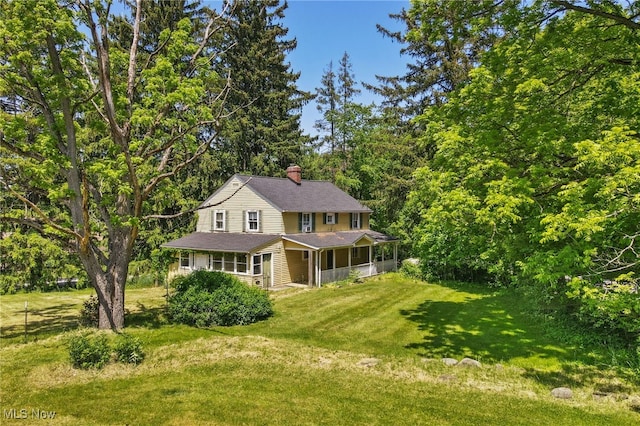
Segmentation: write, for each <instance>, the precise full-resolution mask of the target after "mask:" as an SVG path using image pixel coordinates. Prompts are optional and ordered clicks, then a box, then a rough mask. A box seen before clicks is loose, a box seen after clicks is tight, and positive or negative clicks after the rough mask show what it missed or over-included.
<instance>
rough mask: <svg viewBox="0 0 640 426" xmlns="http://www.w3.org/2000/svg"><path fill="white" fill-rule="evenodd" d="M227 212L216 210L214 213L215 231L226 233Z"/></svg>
mask: <svg viewBox="0 0 640 426" xmlns="http://www.w3.org/2000/svg"><path fill="white" fill-rule="evenodd" d="M226 216H227V212H226V211H225V210H215V211H214V212H213V230H214V231H224V230H225V223H226V222H227V221H226Z"/></svg>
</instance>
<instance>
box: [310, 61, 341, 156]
mask: <svg viewBox="0 0 640 426" xmlns="http://www.w3.org/2000/svg"><path fill="white" fill-rule="evenodd" d="M339 101H340V98H339V95H338V92H337V89H336V74H335V72H333V61H331V62H329V65H328V66H327V68H326V69H325V70H324V73H323V74H322V79H321V80H320V87H317V88H316V108H317V110H318V112H320V113H321V114H322V119H320V120H317V121H316V124H315V126H314V127H315V128H316V129H317V130H318V131H320V132H322V133H325V135H324V136H322V138H321V144H322V145H328V146H329V152H330V153H332V154H333V152H334V151H335V148H336V123H335V121H336V114H337V111H338V103H339Z"/></svg>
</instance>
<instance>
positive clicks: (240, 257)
mask: <svg viewBox="0 0 640 426" xmlns="http://www.w3.org/2000/svg"><path fill="white" fill-rule="evenodd" d="M236 272H238V273H239V274H246V273H247V255H246V254H244V253H237V254H236Z"/></svg>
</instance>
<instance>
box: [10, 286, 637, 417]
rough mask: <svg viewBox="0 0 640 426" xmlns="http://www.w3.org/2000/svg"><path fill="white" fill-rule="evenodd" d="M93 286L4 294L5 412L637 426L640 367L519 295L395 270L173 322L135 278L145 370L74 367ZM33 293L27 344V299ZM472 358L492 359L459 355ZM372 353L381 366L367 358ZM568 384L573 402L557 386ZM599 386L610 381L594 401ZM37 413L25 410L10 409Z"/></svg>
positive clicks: (130, 305)
mask: <svg viewBox="0 0 640 426" xmlns="http://www.w3.org/2000/svg"><path fill="white" fill-rule="evenodd" d="M89 294H90V292H89V291H79V292H75V291H74V292H60V293H44V294H43V293H31V294H17V295H9V296H0V319H1V321H2V324H1V326H2V334H1V338H0V345H1V346H0V347H1V349H0V368H1V372H0V374H1V376H0V379H1V382H0V383H1V386H0V405H1V406H2V410H3V411H2V412H1V413H0V415H2V421H0V423H2V424H5V422H6V423H7V424H11V423H12V422H14V423H19V424H31V423H38V424H39V423H41V422H42V421H41V420H36V419H35V418H34V417H33V414H34V413H36V412H34V411H33V410H38V409H40V410H45V411H55V412H56V418H55V419H54V421H55V423H56V424H136V425H140V424H142V425H144V424H150V425H151V424H185V425H187V424H435V425H439V424H443V425H445V424H474V425H483V424H486V425H493V424H552V423H553V424H555V423H560V424H562V423H567V424H572V425H573V424H580V425H582V424H587V425H588V424H593V425H601V424H621V425H624V424H637V423H638V422H639V421H640V414H637V413H634V412H633V411H631V410H630V409H629V407H628V400H625V399H623V394H627V395H638V394H640V389H638V387H637V385H636V384H634V383H633V376H631V373H630V372H625V371H624V370H619V371H613V370H611V369H608V368H603V367H602V366H603V364H604V362H605V361H606V358H605V355H606V351H604V350H599V349H598V348H597V347H596V348H577V347H567V346H565V345H563V344H562V343H560V342H558V341H555V340H553V339H552V338H550V337H547V336H546V335H545V333H544V332H543V330H544V328H543V327H542V324H539V323H533V322H532V321H531V319H530V318H529V317H528V316H527V315H526V314H525V313H524V312H523V309H521V308H519V307H520V306H522V304H523V303H522V301H521V300H519V299H518V297H517V296H516V295H514V294H511V293H508V292H494V291H492V290H490V289H487V288H483V287H478V286H462V285H436V284H426V283H422V282H417V281H412V280H408V279H405V278H402V277H401V276H399V275H395V274H390V275H385V276H383V277H378V278H375V279H371V280H368V281H366V282H365V283H364V284H358V285H351V286H345V287H342V288H325V289H313V290H288V291H283V292H278V293H273V294H272V297H273V300H274V307H275V311H276V315H275V316H274V317H273V318H271V319H269V320H268V321H264V322H261V323H258V324H254V325H251V326H246V327H229V328H221V327H219V328H212V329H195V328H190V327H185V326H176V325H169V324H166V320H165V318H164V311H163V307H164V303H165V299H164V294H165V292H164V289H161V288H146V289H129V290H127V309H128V310H129V312H130V314H129V316H128V319H127V322H128V325H129V327H128V330H127V331H128V332H130V333H132V334H135V335H136V336H138V337H140V338H141V339H142V341H143V343H144V347H145V350H146V352H147V358H146V359H145V361H144V362H143V363H142V364H141V365H139V366H137V367H130V366H123V365H122V364H110V365H108V366H107V367H106V368H104V369H103V370H99V371H95V370H90V371H82V370H74V369H73V368H71V367H70V364H69V361H68V354H67V351H66V347H65V336H66V335H67V333H66V332H65V330H69V329H72V328H74V327H75V326H76V325H75V324H76V318H77V313H78V312H79V309H80V306H81V304H82V301H83V300H84V299H86V298H87V297H88V295H89ZM27 298H28V301H29V307H30V308H29V309H30V312H29V317H28V329H27V332H28V337H27V341H28V343H26V344H25V343H23V341H24V302H25V300H26V299H27ZM465 356H468V357H472V358H475V359H478V360H480V361H481V362H482V363H483V366H482V368H479V369H468V368H461V367H448V366H445V365H444V364H443V363H442V362H440V358H442V357H453V358H457V359H461V358H462V357H465ZM364 358H376V359H377V364H376V365H372V366H366V365H361V364H362V363H361V361H362V360H363V359H364ZM556 386H570V387H571V388H572V389H573V390H574V398H573V399H572V400H569V401H565V400H555V399H553V398H552V397H551V396H550V390H551V389H552V388H553V387H556ZM594 391H606V392H613V393H614V394H613V395H612V396H609V397H606V398H603V399H601V400H594V398H593V392H594ZM11 409H15V410H16V413H17V414H18V415H20V413H21V412H20V410H21V409H24V410H26V411H25V413H26V414H27V417H28V418H27V419H26V420H11V419H8V418H7V414H9V415H10V414H11V411H8V412H7V411H6V410H11Z"/></svg>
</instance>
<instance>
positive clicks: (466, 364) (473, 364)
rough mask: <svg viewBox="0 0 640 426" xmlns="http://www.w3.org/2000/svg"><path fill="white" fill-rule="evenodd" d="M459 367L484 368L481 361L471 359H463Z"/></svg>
mask: <svg viewBox="0 0 640 426" xmlns="http://www.w3.org/2000/svg"><path fill="white" fill-rule="evenodd" d="M458 366H459V367H476V368H480V367H482V364H480V362H479V361H476V360H475V359H471V358H463V359H462V360H461V361H460V362H459V363H458Z"/></svg>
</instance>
